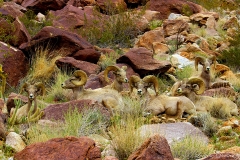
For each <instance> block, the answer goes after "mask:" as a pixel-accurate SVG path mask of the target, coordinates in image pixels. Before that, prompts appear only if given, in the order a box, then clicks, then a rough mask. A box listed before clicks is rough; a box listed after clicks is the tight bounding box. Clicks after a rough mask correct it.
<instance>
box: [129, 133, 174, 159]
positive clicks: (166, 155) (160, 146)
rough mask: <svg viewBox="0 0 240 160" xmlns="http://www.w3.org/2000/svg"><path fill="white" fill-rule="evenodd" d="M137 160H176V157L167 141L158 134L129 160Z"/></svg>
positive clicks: (148, 140)
mask: <svg viewBox="0 0 240 160" xmlns="http://www.w3.org/2000/svg"><path fill="white" fill-rule="evenodd" d="M135 159H154V160H174V157H173V155H172V153H171V150H170V146H169V145H168V142H167V140H166V139H165V138H164V137H162V136H160V135H158V134H157V135H154V136H152V137H150V138H149V139H147V140H146V141H145V142H144V143H143V144H142V145H141V147H140V148H138V149H137V150H136V151H135V152H133V153H132V154H131V155H130V156H129V158H128V160H135Z"/></svg>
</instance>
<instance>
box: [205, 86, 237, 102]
mask: <svg viewBox="0 0 240 160" xmlns="http://www.w3.org/2000/svg"><path fill="white" fill-rule="evenodd" d="M203 95H205V96H211V97H215V96H217V97H227V98H229V99H231V100H233V101H234V100H236V99H237V95H238V94H237V92H235V90H234V89H233V88H231V87H219V88H212V89H208V90H206V91H205V92H204V93H203Z"/></svg>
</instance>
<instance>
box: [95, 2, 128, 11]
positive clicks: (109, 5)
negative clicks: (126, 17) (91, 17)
mask: <svg viewBox="0 0 240 160" xmlns="http://www.w3.org/2000/svg"><path fill="white" fill-rule="evenodd" d="M96 5H97V6H98V7H99V8H100V10H101V12H102V13H104V14H113V12H115V13H117V12H118V10H119V11H123V10H126V9H127V4H126V3H125V2H124V0H110V1H106V0H96Z"/></svg>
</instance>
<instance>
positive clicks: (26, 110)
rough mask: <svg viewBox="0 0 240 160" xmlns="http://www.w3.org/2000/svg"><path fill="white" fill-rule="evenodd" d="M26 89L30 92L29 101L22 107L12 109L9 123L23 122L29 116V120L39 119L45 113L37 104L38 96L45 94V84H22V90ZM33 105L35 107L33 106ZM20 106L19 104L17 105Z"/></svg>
mask: <svg viewBox="0 0 240 160" xmlns="http://www.w3.org/2000/svg"><path fill="white" fill-rule="evenodd" d="M23 91H25V92H26V93H27V94H28V103H27V104H25V105H23V106H22V107H20V108H12V109H11V111H10V117H9V120H8V121H9V124H11V125H14V124H18V123H23V122H24V120H25V119H24V118H27V120H28V121H29V122H34V121H37V120H39V119H40V118H41V116H42V115H43V112H42V111H40V109H39V108H38V105H37V96H39V95H41V96H43V95H44V94H45V87H44V85H43V84H42V83H41V82H39V83H35V84H29V83H25V84H24V85H23V86H22V89H21V92H20V93H22V92H23ZM32 105H33V109H31V108H32ZM17 107H18V106H17Z"/></svg>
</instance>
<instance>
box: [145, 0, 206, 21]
mask: <svg viewBox="0 0 240 160" xmlns="http://www.w3.org/2000/svg"><path fill="white" fill-rule="evenodd" d="M146 6H147V9H149V10H152V11H158V12H160V14H159V16H158V19H162V20H163V19H167V18H168V16H169V15H170V14H171V13H177V14H183V8H184V7H186V6H188V7H189V11H190V12H192V13H193V14H195V13H199V12H201V11H202V9H203V8H202V7H201V6H200V5H198V4H195V3H192V2H189V1H186V0H164V1H156V0H149V1H148V2H147V4H146Z"/></svg>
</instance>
